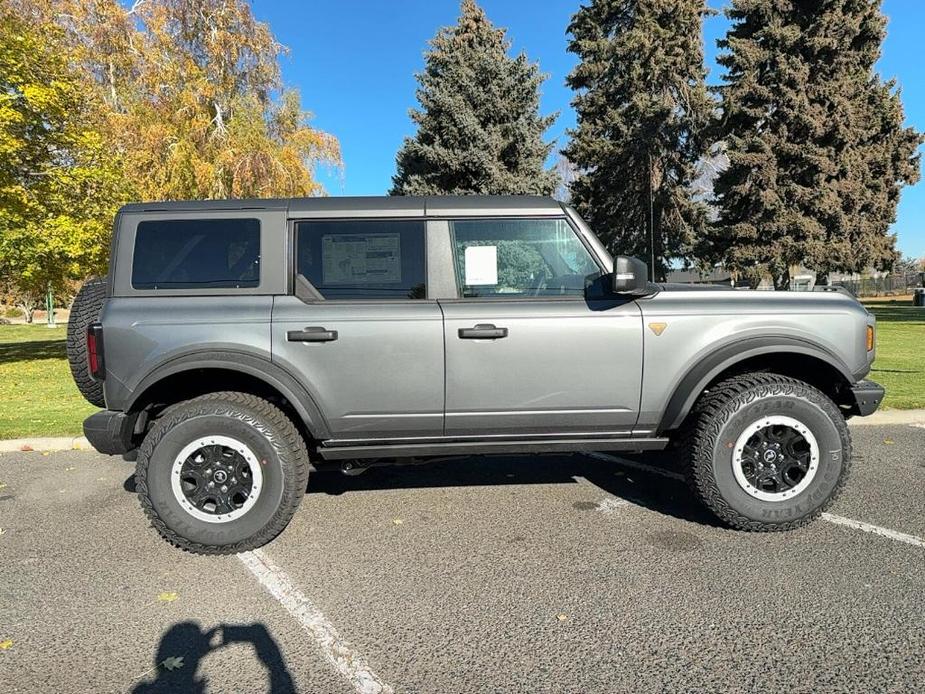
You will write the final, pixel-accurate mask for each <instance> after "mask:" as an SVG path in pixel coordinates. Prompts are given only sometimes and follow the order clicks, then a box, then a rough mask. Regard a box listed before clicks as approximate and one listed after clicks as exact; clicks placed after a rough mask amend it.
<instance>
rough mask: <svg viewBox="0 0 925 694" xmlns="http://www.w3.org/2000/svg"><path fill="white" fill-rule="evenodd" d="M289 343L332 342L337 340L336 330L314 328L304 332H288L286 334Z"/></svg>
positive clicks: (306, 329)
mask: <svg viewBox="0 0 925 694" xmlns="http://www.w3.org/2000/svg"><path fill="white" fill-rule="evenodd" d="M286 339H287V340H289V342H333V341H334V340H336V339H337V331H336V330H328V329H327V328H322V327H318V326H314V327H311V328H305V330H290V331H289V332H288V333H286Z"/></svg>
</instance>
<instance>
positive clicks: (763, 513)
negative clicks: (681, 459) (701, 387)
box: [685, 373, 851, 531]
mask: <svg viewBox="0 0 925 694" xmlns="http://www.w3.org/2000/svg"><path fill="white" fill-rule="evenodd" d="M692 420H693V421H692V422H691V424H690V426H691V432H690V433H691V436H690V437H688V439H687V442H686V443H687V445H686V447H687V450H686V451H685V454H686V456H687V478H688V482H689V484H690V486H691V488H692V489H693V490H694V493H695V494H696V495H697V496H698V497H699V498H700V499H701V500H702V501H703V503H704V504H705V505H706V506H707V507H708V508H709V509H710V510H711V511H713V513H715V514H716V515H717V516H718V517H719V518H720V519H721V520H723V521H725V522H726V523H728V524H729V525H731V526H733V527H736V528H740V529H743V530H752V531H775V530H791V529H793V528H798V527H800V526H802V525H805V524H807V523H809V522H810V521H812V520H814V519H815V518H817V517H818V516H819V515H820V514H821V513H822V512H823V511H824V510H825V509H826V508H828V506H829V505H830V504H831V503H832V502H833V501H834V500H835V498H836V497H837V496H838V494H839V493H840V491H841V489H842V487H843V486H844V484H845V482H846V480H847V476H848V470H849V468H850V465H851V438H850V435H849V433H848V427H847V425H846V423H845V419H844V417H843V416H842V414H841V412H840V411H839V409H838V407H837V406H836V405H835V403H833V402H832V401H831V400H830V399H829V398H828V397H826V396H825V395H824V394H823V393H822V392H820V391H819V390H817V389H816V388H813V387H812V386H810V385H808V384H806V383H803V382H802V381H797V380H795V379H792V378H788V377H785V376H779V375H777V374H767V373H755V374H744V375H741V376H736V377H734V378H731V379H729V380H727V381H724V382H722V383H720V384H719V385H717V386H716V387H715V388H713V389H711V391H710V392H709V393H707V394H706V395H705V396H704V397H703V398H702V400H701V402H700V403H698V406H697V408H696V410H695V412H694V413H693V414H692Z"/></svg>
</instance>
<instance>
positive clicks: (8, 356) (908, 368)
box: [0, 303, 925, 439]
mask: <svg viewBox="0 0 925 694" xmlns="http://www.w3.org/2000/svg"><path fill="white" fill-rule="evenodd" d="M869 308H870V310H871V311H873V313H874V314H875V315H876V316H877V361H876V362H874V369H873V371H872V372H871V375H870V378H872V379H873V380H875V381H878V382H879V383H882V384H883V385H884V386H885V387H886V392H887V395H886V402H885V403H884V406H885V407H892V408H897V409H904V410H905V409H913V408H919V407H925V358H923V357H925V310H923V309H920V308H913V307H912V306H909V305H908V304H895V305H894V304H888V303H878V304H875V305H871V306H869ZM64 336H65V329H64V328H63V327H61V328H51V329H50V328H46V327H45V326H44V325H0V439H13V438H20V437H25V436H77V435H79V434H80V432H81V430H82V429H81V423H82V422H83V420H84V418H85V417H86V416H87V415H89V414H90V413H92V412H94V411H95V409H96V408H94V407H93V405H91V404H89V403H88V402H86V401H85V400H84V399H83V397H81V395H80V393H79V392H78V391H77V388H76V387H75V386H74V382H73V381H72V380H71V372H70V370H69V369H68V365H67V358H66V357H65V353H64Z"/></svg>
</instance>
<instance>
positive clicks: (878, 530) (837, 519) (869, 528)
mask: <svg viewBox="0 0 925 694" xmlns="http://www.w3.org/2000/svg"><path fill="white" fill-rule="evenodd" d="M914 426H920V425H914ZM921 426H923V427H925V425H921ZM588 457H589V458H595V459H597V460H603V461H605V462H610V463H617V464H618V465H622V466H624V467H628V468H632V469H634V470H640V471H641V472H648V473H650V474H653V475H659V476H661V477H667V478H668V479H672V480H682V481H683V480H684V475H681V474H679V473H677V472H672V471H670V470H663V469H662V468H658V467H651V466H649V465H643V464H642V463H637V462H636V461H635V460H626V459H624V458H618V457H617V456H614V455H607V454H606V453H589V454H588ZM603 505H604V502H601V504H600V505H599V506H598V510H601V511H603V510H604V509H603V508H601V507H602V506H603ZM608 510H611V511H612V510H613V509H612V508H611V509H608ZM821 518H822V520H824V521H828V522H829V523H834V524H835V525H843V526H845V527H847V528H853V529H855V530H861V531H863V532H865V533H873V534H874V535H880V536H882V537H887V538H889V539H891V540H896V541H897V542H904V543H906V544H907V545H912V546H913V547H925V539H922V538H921V537H916V536H915V535H908V534H906V533H901V532H899V531H898V530H891V529H890V528H883V527H881V526H879V525H873V524H872V523H865V522H864V521H858V520H854V519H853V518H846V517H845V516H839V515H836V514H834V513H823V514H822V516H821Z"/></svg>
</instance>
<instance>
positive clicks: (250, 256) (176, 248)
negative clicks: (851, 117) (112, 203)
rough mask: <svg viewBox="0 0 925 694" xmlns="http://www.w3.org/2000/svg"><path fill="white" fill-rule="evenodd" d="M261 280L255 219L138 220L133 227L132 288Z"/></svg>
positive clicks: (220, 285)
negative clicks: (136, 224)
mask: <svg viewBox="0 0 925 694" xmlns="http://www.w3.org/2000/svg"><path fill="white" fill-rule="evenodd" d="M259 284H260V222H259V221H258V220H256V219H168V220H157V221H149V222H140V223H139V224H138V229H137V231H136V232H135V251H134V254H133V257H132V286H133V287H134V288H135V289H212V288H222V289H224V288H243V287H256V286H258V285H259Z"/></svg>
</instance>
